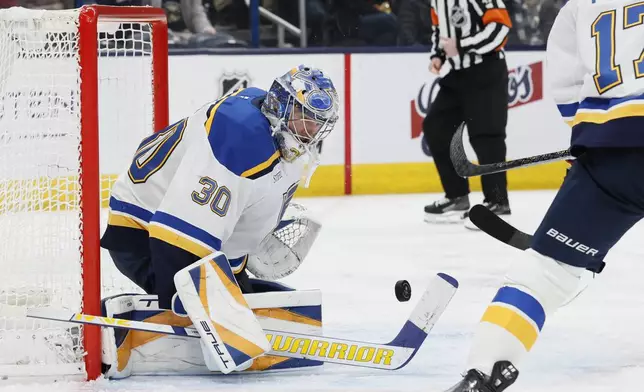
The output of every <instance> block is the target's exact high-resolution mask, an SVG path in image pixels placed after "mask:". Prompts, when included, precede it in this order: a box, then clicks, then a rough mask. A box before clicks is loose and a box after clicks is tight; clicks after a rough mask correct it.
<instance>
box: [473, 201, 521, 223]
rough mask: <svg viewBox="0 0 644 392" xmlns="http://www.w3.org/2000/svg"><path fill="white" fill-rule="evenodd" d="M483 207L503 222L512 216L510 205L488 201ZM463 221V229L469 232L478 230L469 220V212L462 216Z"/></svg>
mask: <svg viewBox="0 0 644 392" xmlns="http://www.w3.org/2000/svg"><path fill="white" fill-rule="evenodd" d="M483 206H485V207H486V208H487V209H488V210H490V211H492V212H493V213H495V214H496V215H498V216H500V217H502V218H503V220H505V221H507V220H508V218H509V217H510V215H512V211H511V210H510V203H508V202H507V201H506V202H503V203H490V202H488V201H484V202H483ZM463 219H464V220H465V228H466V229H470V230H479V228H478V227H476V225H475V224H474V223H472V221H471V220H470V218H469V211H468V212H466V213H465V214H463Z"/></svg>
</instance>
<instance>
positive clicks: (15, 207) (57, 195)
mask: <svg viewBox="0 0 644 392" xmlns="http://www.w3.org/2000/svg"><path fill="white" fill-rule="evenodd" d="M566 168H568V164H567V163H566V162H563V161H561V162H553V163H547V164H543V165H537V166H531V167H527V168H523V169H514V170H510V171H508V187H509V189H510V190H534V189H557V188H559V187H560V186H561V182H562V181H563V178H564V175H565V173H566ZM351 172H352V175H351V180H352V188H351V189H352V193H353V194H355V195H377V194H393V193H396V194H397V193H429V192H438V193H441V192H443V187H442V185H441V183H440V179H439V178H438V172H437V171H436V166H435V165H434V163H433V162H414V163H370V164H357V165H353V166H352V168H351ZM117 177H118V176H117V175H116V174H106V175H101V207H102V208H107V207H108V206H109V197H110V189H111V188H112V185H113V184H114V182H115V181H116V179H117ZM470 186H471V190H473V191H478V190H480V189H481V180H480V177H475V178H472V179H470ZM341 195H344V165H325V166H320V167H319V168H318V169H317V170H316V171H315V174H314V175H313V178H312V179H311V185H310V187H309V188H304V187H303V186H300V187H299V188H298V189H297V192H296V193H295V196H296V197H307V196H341ZM78 196H79V188H78V177H77V176H68V177H57V178H47V177H40V178H34V179H25V180H0V214H2V213H6V212H24V211H67V210H77V209H78V200H79V197H78Z"/></svg>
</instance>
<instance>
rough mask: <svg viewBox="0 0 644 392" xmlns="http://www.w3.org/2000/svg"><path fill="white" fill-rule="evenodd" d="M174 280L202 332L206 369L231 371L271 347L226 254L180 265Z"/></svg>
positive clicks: (200, 332) (199, 330) (191, 316)
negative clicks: (184, 265) (185, 265)
mask: <svg viewBox="0 0 644 392" xmlns="http://www.w3.org/2000/svg"><path fill="white" fill-rule="evenodd" d="M174 284H175V286H176V289H177V295H178V296H179V298H180V299H181V302H182V304H183V307H184V309H185V310H186V312H187V313H188V316H189V317H190V319H191V320H192V322H193V324H194V326H195V328H196V329H197V331H198V332H199V335H200V336H201V341H202V345H201V347H202V349H203V350H204V359H205V361H206V365H207V366H208V369H210V370H211V371H221V372H222V373H230V372H232V371H234V370H236V369H239V368H241V367H243V366H248V365H250V363H251V360H252V359H253V358H256V357H258V356H260V355H262V354H264V353H266V352H268V351H269V350H270V344H269V341H268V339H267V338H266V335H265V334H264V331H263V330H262V327H261V326H260V324H259V321H257V318H256V317H255V315H254V314H253V312H252V311H251V309H250V307H249V306H248V303H247V302H246V300H245V299H244V296H243V295H242V292H241V290H240V288H239V286H238V285H237V281H236V280H235V276H234V274H233V272H232V269H231V268H230V264H229V263H228V259H227V258H226V255H224V254H223V253H221V252H215V253H213V254H211V255H210V256H208V257H206V258H203V259H201V260H199V261H197V262H196V263H194V264H192V265H190V266H188V267H186V268H184V269H182V270H181V271H179V272H177V273H176V274H175V276H174Z"/></svg>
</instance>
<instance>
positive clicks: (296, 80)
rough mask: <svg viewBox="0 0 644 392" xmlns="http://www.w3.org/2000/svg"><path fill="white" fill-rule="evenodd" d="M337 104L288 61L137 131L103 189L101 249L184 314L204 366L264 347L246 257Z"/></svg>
mask: <svg viewBox="0 0 644 392" xmlns="http://www.w3.org/2000/svg"><path fill="white" fill-rule="evenodd" d="M338 110H339V98H338V95H337V92H336V90H335V88H334V86H333V83H332V81H331V80H330V79H329V78H328V77H327V76H326V75H325V74H324V73H323V72H322V71H321V70H318V69H315V68H310V67H307V66H299V67H297V68H294V69H292V70H291V71H289V72H288V73H286V74H285V75H283V76H281V77H279V78H277V79H276V80H275V81H274V83H273V84H272V86H271V88H270V89H269V90H268V92H266V91H263V90H260V89H258V88H247V89H243V90H238V91H236V92H234V93H231V94H229V95H227V96H225V97H223V98H221V99H219V100H217V101H214V102H211V103H208V104H206V105H205V106H203V107H202V108H201V109H199V110H198V111H197V112H195V113H194V114H192V115H191V116H190V117H187V118H184V119H182V120H180V121H178V122H176V123H175V124H172V125H170V126H169V127H167V128H166V129H165V130H163V131H161V132H159V133H156V134H154V135H151V136H149V137H147V138H146V139H144V140H143V141H142V142H141V144H140V146H139V148H138V150H137V151H136V154H135V156H134V159H133V161H132V164H131V165H130V167H129V168H128V170H127V171H126V172H125V173H123V174H122V175H120V176H119V178H118V180H117V181H116V183H115V184H114V186H113V188H112V193H111V198H110V215H109V222H108V227H107V229H106V231H105V234H104V235H103V238H102V239H101V245H102V247H104V248H106V249H108V250H109V252H110V255H111V256H112V259H113V260H114V263H115V264H116V266H117V267H118V269H119V270H120V271H121V272H122V273H123V274H125V275H126V276H127V277H128V278H130V279H131V280H133V281H134V282H135V283H136V284H137V285H139V286H140V287H141V288H142V289H143V290H145V292H146V293H149V294H157V295H158V297H159V306H160V307H161V308H165V309H169V308H170V307H172V309H173V310H174V311H175V313H178V314H187V315H188V316H189V317H190V319H191V321H192V322H193V323H194V325H195V327H196V328H197V330H198V331H199V333H200V335H201V337H202V348H203V349H204V355H205V360H206V364H207V365H208V368H209V369H211V370H219V371H222V372H224V373H229V372H230V371H233V370H239V369H240V368H243V366H241V365H243V364H248V363H250V360H251V359H252V358H255V357H257V356H259V355H262V354H263V353H265V352H266V351H268V350H269V346H268V341H267V339H266V337H265V335H264V333H263V331H262V329H261V327H260V326H259V323H258V321H257V320H256V318H255V316H254V315H253V313H252V312H251V311H250V309H249V308H248V304H247V303H246V301H245V300H244V298H243V296H242V292H249V291H250V290H252V288H251V286H250V284H248V276H247V275H246V273H245V266H246V262H247V259H248V255H249V254H250V253H252V252H253V251H254V250H255V249H256V248H257V247H258V245H259V244H260V243H261V242H262V240H263V239H264V238H265V237H267V235H269V234H270V233H271V232H272V231H273V230H274V229H275V228H276V227H277V226H278V224H279V223H280V220H281V218H282V215H283V214H284V211H285V210H286V208H287V206H288V204H289V202H290V201H291V198H292V197H293V194H294V193H295V190H296V189H297V187H298V184H300V182H301V181H302V180H304V181H306V182H307V184H306V185H307V186H308V181H309V180H310V177H311V175H312V174H313V171H314V170H315V167H316V166H317V164H318V145H319V143H320V142H321V141H322V139H324V138H325V137H326V136H327V135H328V134H329V132H331V130H332V129H333V127H334V125H335V123H336V120H337V119H338ZM175 293H176V294H177V296H178V298H180V301H178V300H177V298H176V297H175V298H174V299H173V296H175Z"/></svg>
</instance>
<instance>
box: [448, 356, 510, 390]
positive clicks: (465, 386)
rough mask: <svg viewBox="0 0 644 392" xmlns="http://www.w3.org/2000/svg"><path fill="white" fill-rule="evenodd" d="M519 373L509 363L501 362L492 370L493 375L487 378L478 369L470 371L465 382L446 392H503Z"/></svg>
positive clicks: (465, 377) (464, 379)
mask: <svg viewBox="0 0 644 392" xmlns="http://www.w3.org/2000/svg"><path fill="white" fill-rule="evenodd" d="M518 376H519V371H518V370H517V369H516V368H515V367H514V365H512V363H510V362H509V361H499V362H497V363H495V364H494V367H493V368H492V375H491V376H489V377H488V376H486V375H485V374H483V373H481V372H479V371H478V370H476V369H470V370H469V371H468V372H467V374H465V376H464V377H463V380H462V381H461V382H459V383H458V384H456V385H454V386H453V387H451V388H450V389H448V390H447V391H445V392H502V391H504V390H505V389H506V388H507V387H509V386H510V385H512V384H513V383H514V382H515V381H516V379H517V377H518Z"/></svg>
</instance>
